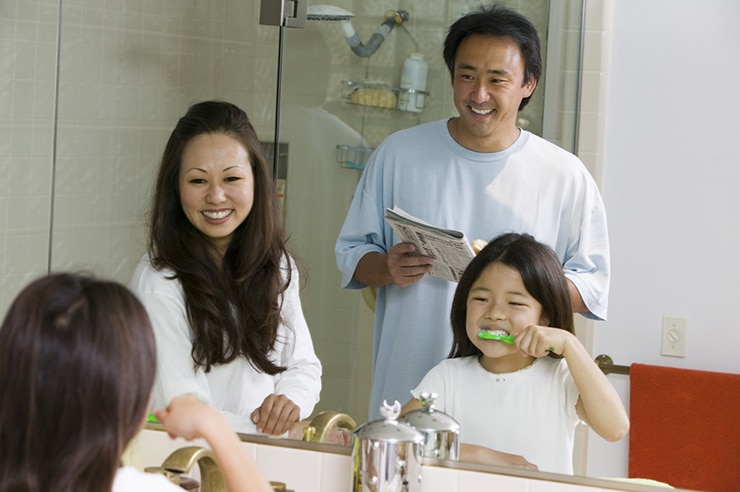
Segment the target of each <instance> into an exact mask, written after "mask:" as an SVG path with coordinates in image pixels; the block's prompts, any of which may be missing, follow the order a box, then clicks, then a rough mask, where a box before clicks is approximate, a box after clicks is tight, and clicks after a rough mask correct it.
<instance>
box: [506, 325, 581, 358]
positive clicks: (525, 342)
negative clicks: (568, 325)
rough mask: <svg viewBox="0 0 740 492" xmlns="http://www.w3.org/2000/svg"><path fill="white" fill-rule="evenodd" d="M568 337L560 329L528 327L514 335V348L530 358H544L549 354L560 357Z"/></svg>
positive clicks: (567, 334)
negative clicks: (552, 353)
mask: <svg viewBox="0 0 740 492" xmlns="http://www.w3.org/2000/svg"><path fill="white" fill-rule="evenodd" d="M569 336H572V335H571V334H570V333H569V332H567V331H565V330H561V329H560V328H551V327H549V326H537V325H530V326H528V327H526V328H525V329H524V330H522V331H521V332H519V333H518V334H517V335H516V338H515V340H514V346H515V347H516V348H517V349H519V351H520V352H521V353H522V354H524V355H528V356H530V357H544V356H545V355H547V354H548V353H550V352H554V353H556V354H558V355H562V354H563V352H565V346H566V344H567V343H568V337H569Z"/></svg>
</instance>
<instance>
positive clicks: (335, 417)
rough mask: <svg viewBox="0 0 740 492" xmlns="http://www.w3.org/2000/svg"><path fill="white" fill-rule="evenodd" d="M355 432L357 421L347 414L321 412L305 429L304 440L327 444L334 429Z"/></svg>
mask: <svg viewBox="0 0 740 492" xmlns="http://www.w3.org/2000/svg"><path fill="white" fill-rule="evenodd" d="M334 427H336V428H338V429H347V430H349V431H352V430H354V428H355V427H357V424H356V423H355V420H354V419H353V418H352V417H350V416H349V415H347V414H345V413H339V412H331V411H326V412H321V413H319V414H318V415H316V416H315V417H314V418H313V419H312V420H311V422H310V423H309V424H308V426H306V427H305V428H304V429H303V440H304V441H309V442H326V438H327V436H328V435H329V432H330V431H331V430H332V429H333V428H334Z"/></svg>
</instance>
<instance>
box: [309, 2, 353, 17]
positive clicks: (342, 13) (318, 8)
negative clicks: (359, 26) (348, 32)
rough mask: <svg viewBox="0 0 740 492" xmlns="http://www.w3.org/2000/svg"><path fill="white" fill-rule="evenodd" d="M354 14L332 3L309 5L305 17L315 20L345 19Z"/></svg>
mask: <svg viewBox="0 0 740 492" xmlns="http://www.w3.org/2000/svg"><path fill="white" fill-rule="evenodd" d="M354 16H355V14H353V13H352V12H350V11H348V10H344V9H343V8H340V7H335V6H333V5H309V6H308V9H307V16H306V18H307V19H308V20H316V21H347V20H350V19H352V17H354Z"/></svg>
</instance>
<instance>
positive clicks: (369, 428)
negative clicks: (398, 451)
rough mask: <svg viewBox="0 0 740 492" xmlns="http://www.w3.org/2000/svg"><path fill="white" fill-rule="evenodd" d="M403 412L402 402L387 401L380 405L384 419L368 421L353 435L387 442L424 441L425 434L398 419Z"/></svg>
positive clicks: (361, 438) (362, 438) (363, 438)
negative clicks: (391, 403)
mask: <svg viewBox="0 0 740 492" xmlns="http://www.w3.org/2000/svg"><path fill="white" fill-rule="evenodd" d="M400 413H401V404H400V403H399V402H398V401H396V402H395V403H394V404H393V405H392V406H391V405H388V403H387V402H386V401H384V402H383V406H382V407H380V414H381V415H383V417H384V418H383V419H381V420H374V421H372V422H367V423H365V424H363V425H361V426H359V427H357V428H356V429H355V431H354V432H353V435H354V436H355V437H357V438H358V439H360V440H374V441H385V442H413V443H417V444H418V443H421V442H423V441H424V434H422V433H421V432H419V431H418V430H416V429H415V428H414V427H412V426H411V425H409V424H407V423H405V422H401V421H399V420H398V415H399V414H400Z"/></svg>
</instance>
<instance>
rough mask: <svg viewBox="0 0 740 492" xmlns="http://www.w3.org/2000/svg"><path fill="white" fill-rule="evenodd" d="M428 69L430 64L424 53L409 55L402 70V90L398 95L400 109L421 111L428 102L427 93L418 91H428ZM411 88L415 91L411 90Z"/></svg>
mask: <svg viewBox="0 0 740 492" xmlns="http://www.w3.org/2000/svg"><path fill="white" fill-rule="evenodd" d="M428 71H429V66H428V65H427V62H426V60H424V55H422V54H421V53H411V54H409V57H408V58H406V60H405V61H404V62H403V70H402V71H401V92H400V94H399V95H398V109H400V110H401V111H411V112H414V113H421V111H422V110H423V109H424V105H425V104H426V100H425V97H426V95H425V94H419V93H418V92H416V91H426V89H427V72H428ZM410 90H412V91H414V92H409V91H410Z"/></svg>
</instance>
